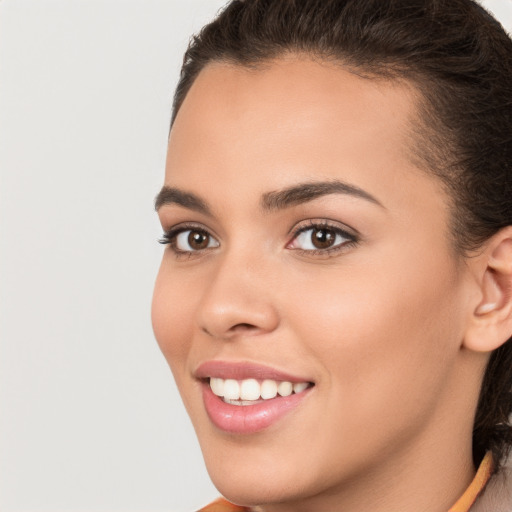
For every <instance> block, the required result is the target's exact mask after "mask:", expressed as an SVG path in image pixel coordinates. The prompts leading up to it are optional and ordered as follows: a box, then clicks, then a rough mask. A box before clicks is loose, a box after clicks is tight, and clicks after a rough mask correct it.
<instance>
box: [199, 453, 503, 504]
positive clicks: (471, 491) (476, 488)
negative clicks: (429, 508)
mask: <svg viewBox="0 0 512 512" xmlns="http://www.w3.org/2000/svg"><path fill="white" fill-rule="evenodd" d="M492 469H493V464H492V455H491V452H488V453H487V454H486V456H485V457H484V459H483V460H482V463H481V464H480V467H479V468H478V471H477V473H476V475H475V478H474V479H473V481H472V482H471V484H470V486H469V487H468V488H467V489H466V492H465V493H464V494H463V495H462V496H461V497H460V499H459V500H458V501H457V503H455V505H453V507H452V508H450V510H448V512H469V511H470V509H471V506H472V505H473V503H474V502H475V500H476V498H477V497H478V495H479V494H480V493H481V492H482V491H483V489H484V487H485V486H486V484H487V482H488V481H489V478H490V477H491V474H492ZM198 512H250V509H248V508H246V507H239V506H237V505H233V504H232V503H229V501H226V500H225V499H224V498H219V499H218V500H215V501H214V502H213V503H210V505H207V506H206V507H204V508H202V509H201V510H199V511H198Z"/></svg>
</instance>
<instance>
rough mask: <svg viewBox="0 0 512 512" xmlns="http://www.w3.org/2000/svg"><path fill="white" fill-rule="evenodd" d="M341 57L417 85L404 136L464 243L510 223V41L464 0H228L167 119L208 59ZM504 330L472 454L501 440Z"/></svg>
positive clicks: (505, 424) (507, 359) (364, 71)
mask: <svg viewBox="0 0 512 512" xmlns="http://www.w3.org/2000/svg"><path fill="white" fill-rule="evenodd" d="M288 52H294V53H297V52H298V53H306V54H309V55H312V56H314V57H320V58H323V59H328V60H330V61H334V62H340V63H341V64H342V65H344V66H345V67H346V68H348V69H349V70H352V71H354V72H356V73H357V74H359V75H363V76H366V77H368V78H384V79H398V80H400V79H406V80H409V81H410V82H411V83H413V84H414V85H415V86H416V87H417V88H418V90H419V91H420V92H421V94H422V101H421V103H420V105H419V115H420V118H421V121H422V122H421V123H420V124H421V126H420V127H418V128H417V129H416V130H415V131H416V137H415V140H416V143H415V147H414V148H413V149H414V151H415V154H416V156H417V157H419V161H420V162H422V164H423V165H424V167H425V168H427V169H428V170H430V172H433V173H435V174H436V175H437V176H438V177H439V178H440V179H441V180H442V181H443V183H444V184H445V186H446V187H447V189H448V190H449V192H450V196H451V197H452V200H453V213H452V224H453V225H452V233H453V239H454V242H455V244H456V247H457V249H458V250H459V251H460V253H461V254H463V255H467V254H468V253H469V251H471V250H473V249H476V248H478V247H479V246H480V245H481V244H482V243H483V242H484V241H485V240H487V239H488V238H489V237H490V236H492V235H493V234H495V233H496V232H497V231H498V230H500V229H501V228H503V227H505V226H508V225H512V41H511V39H510V38H509V37H508V35H507V34H506V32H505V31H504V30H503V28H502V27H501V25H500V24H499V23H498V22H497V21H496V20H495V19H494V18H493V17H492V16H491V15H490V14H489V13H487V11H485V10H484V9H483V8H482V7H481V6H480V5H478V4H477V3H476V2H474V1H472V0H233V1H231V2H229V3H228V4H227V6H226V7H225V8H224V10H223V11H222V12H221V13H220V14H219V16H218V17H217V18H216V19H215V20H214V21H212V22H211V23H209V24H208V25H206V26H205V27H204V28H203V29H202V30H201V32H200V33H199V34H198V35H196V36H194V37H193V38H192V40H191V41H190V44H189V47H188V49H187V52H186V53H185V57H184V61H183V67H182V71H181V77H180V80H179V83H178V86H177V89H176V92H175V97H174V103H173V112H172V120H171V126H172V123H173V122H174V120H175V118H176V115H177V113H178V111H179V108H180V106H181V104H182V103H183V101H184V99H185V96H186V95H187V92H188V91H189V89H190V87H191V86H192V84H193V82H194V80H195V79H196V77H197V75H198V74H199V72H200V71H201V70H202V69H203V68H204V67H205V65H207V64H208V63H209V62H213V61H226V62H230V63H234V64H237V65H242V66H248V67H255V66H257V65H258V64H260V63H263V62H265V61H268V60H270V59H273V58H277V57H279V56H281V55H283V54H285V53H288ZM511 412H512V341H511V340H509V341H508V342H507V343H505V344H504V345H503V346H502V347H500V348H499V349H497V350H496V351H494V352H493V354H492V355H491V358H490V362H489V364H488V367H487V370H486V373H485V376H484V380H483V384H482V389H481V395H480V400H479V403H478V407H477V411H476V417H475V422H474V432H473V457H474V461H475V464H478V463H479V461H480V460H481V459H482V457H483V455H484V453H485V452H486V451H487V450H492V452H493V455H494V460H495V461H496V466H497V467H499V464H500V461H502V460H503V458H504V457H505V456H506V455H507V454H508V452H509V450H510V448H511V446H512V427H511V425H510V423H509V415H510V414H511Z"/></svg>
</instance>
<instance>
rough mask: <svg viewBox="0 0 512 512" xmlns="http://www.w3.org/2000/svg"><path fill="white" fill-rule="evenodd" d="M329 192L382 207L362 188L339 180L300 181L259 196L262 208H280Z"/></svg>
mask: <svg viewBox="0 0 512 512" xmlns="http://www.w3.org/2000/svg"><path fill="white" fill-rule="evenodd" d="M329 194H344V195H349V196H353V197H357V198H359V199H364V200H366V201H369V202H370V203H374V204H376V205H378V206H380V207H382V208H384V206H383V205H382V203H381V202H380V201H379V200H378V199H377V198H375V197H374V196H372V195H371V194H369V193H368V192H366V191H365V190H363V189H362V188H359V187H356V186H355V185H351V184H349V183H346V182H344V181H339V180H330V181H320V182H318V181H313V182H310V183H300V184H298V185H294V186H292V187H289V188H284V189H282V190H278V191H275V192H267V193H266V194H264V195H263V196H262V198H261V206H262V208H263V209H264V210H269V211H272V210H281V209H284V208H289V207H291V206H297V205H299V204H303V203H307V202H309V201H312V200H313V199H316V198H318V197H322V196H326V195H329Z"/></svg>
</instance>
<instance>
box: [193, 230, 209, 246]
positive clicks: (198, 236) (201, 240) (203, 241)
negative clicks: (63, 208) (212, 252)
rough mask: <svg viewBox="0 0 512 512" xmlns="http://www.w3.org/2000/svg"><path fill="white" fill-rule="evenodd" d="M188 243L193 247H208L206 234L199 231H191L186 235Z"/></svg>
mask: <svg viewBox="0 0 512 512" xmlns="http://www.w3.org/2000/svg"><path fill="white" fill-rule="evenodd" d="M188 243H189V245H190V247H192V248H194V249H206V247H208V235H206V234H205V233H201V232H200V231H191V232H190V234H189V235H188Z"/></svg>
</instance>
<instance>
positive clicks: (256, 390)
mask: <svg viewBox="0 0 512 512" xmlns="http://www.w3.org/2000/svg"><path fill="white" fill-rule="evenodd" d="M259 397H260V384H259V382H258V381H257V380H256V379H246V380H243V381H242V384H241V386H240V399H241V400H258V398H259Z"/></svg>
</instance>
